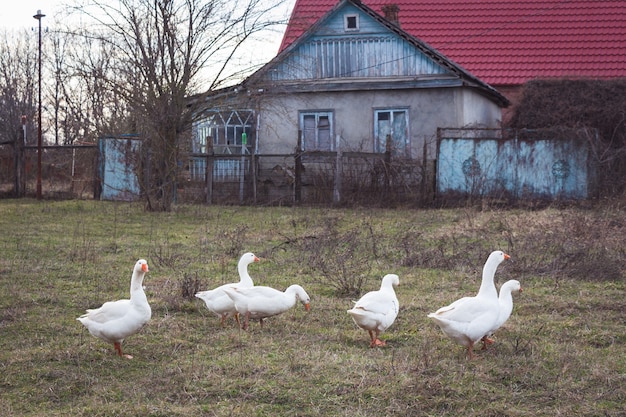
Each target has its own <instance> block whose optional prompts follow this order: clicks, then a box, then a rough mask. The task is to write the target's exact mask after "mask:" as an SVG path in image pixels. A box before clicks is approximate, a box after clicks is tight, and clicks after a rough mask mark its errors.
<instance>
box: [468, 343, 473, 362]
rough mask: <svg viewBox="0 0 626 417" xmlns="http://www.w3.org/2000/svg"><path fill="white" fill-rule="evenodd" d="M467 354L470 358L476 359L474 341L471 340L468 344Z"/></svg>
mask: <svg viewBox="0 0 626 417" xmlns="http://www.w3.org/2000/svg"><path fill="white" fill-rule="evenodd" d="M467 354H468V356H469V359H470V360H472V359H474V342H469V345H468V346H467Z"/></svg>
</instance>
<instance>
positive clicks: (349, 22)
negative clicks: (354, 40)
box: [343, 14, 359, 32]
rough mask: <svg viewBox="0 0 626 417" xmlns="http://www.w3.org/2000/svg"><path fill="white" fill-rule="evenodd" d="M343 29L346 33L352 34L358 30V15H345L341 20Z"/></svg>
mask: <svg viewBox="0 0 626 417" xmlns="http://www.w3.org/2000/svg"><path fill="white" fill-rule="evenodd" d="M343 24H344V29H345V30H346V32H354V31H357V30H359V15H358V14H347V15H345V16H344V20H343Z"/></svg>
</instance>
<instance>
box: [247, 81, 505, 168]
mask: <svg viewBox="0 0 626 417" xmlns="http://www.w3.org/2000/svg"><path fill="white" fill-rule="evenodd" d="M259 108H260V114H261V117H260V126H259V138H258V141H259V142H258V143H259V153H260V154H274V153H284V152H291V151H293V150H294V149H295V147H296V144H297V138H298V129H299V112H300V111H313V110H316V111H332V112H333V116H334V135H335V136H336V135H340V136H341V138H342V142H341V146H342V148H343V149H344V150H352V151H365V152H372V151H373V150H374V110H377V109H393V108H407V109H409V138H410V147H411V155H410V156H411V158H413V159H420V160H421V159H422V158H423V152H424V143H427V144H428V145H429V146H428V157H427V158H428V159H434V158H435V153H436V135H437V128H439V127H463V126H466V125H473V126H481V127H492V128H495V127H498V121H499V117H500V111H499V108H498V106H497V105H495V104H494V103H493V102H491V101H490V100H487V99H486V98H484V97H483V96H481V95H479V94H477V93H475V92H473V91H470V90H468V89H465V90H462V89H460V88H446V89H437V88H432V89H413V90H380V91H379V90H373V91H367V90H361V91H348V92H324V93H321V92H318V93H315V94H309V93H291V94H288V95H280V96H275V97H272V96H267V97H262V99H261V101H260V105H259Z"/></svg>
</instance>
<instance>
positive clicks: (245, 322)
mask: <svg viewBox="0 0 626 417" xmlns="http://www.w3.org/2000/svg"><path fill="white" fill-rule="evenodd" d="M249 322H250V312H249V311H248V312H247V313H246V315H245V318H244V320H243V326H241V328H242V329H244V330H248V323H249Z"/></svg>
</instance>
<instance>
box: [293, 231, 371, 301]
mask: <svg viewBox="0 0 626 417" xmlns="http://www.w3.org/2000/svg"><path fill="white" fill-rule="evenodd" d="M376 241H377V238H376V235H375V232H374V229H373V227H372V225H371V224H370V223H368V222H367V221H363V223H362V224H360V225H358V226H357V227H353V228H350V229H347V230H342V229H341V228H340V226H339V224H338V221H336V219H335V220H333V219H327V221H326V223H325V224H324V226H323V228H321V229H320V230H318V231H313V232H312V233H309V234H308V235H307V236H301V237H298V238H294V239H289V243H290V244H292V245H293V246H294V249H295V250H296V251H298V252H300V253H302V254H304V255H303V262H304V265H306V267H308V268H309V269H310V270H311V271H312V272H313V273H314V275H315V276H316V277H317V280H318V281H319V282H320V283H322V284H324V285H326V286H329V287H330V288H333V289H334V290H335V291H336V293H337V295H339V296H356V295H359V294H360V293H361V292H362V289H363V285H364V284H365V282H366V280H367V278H368V277H369V276H370V275H371V271H372V266H373V265H372V262H373V260H375V259H376V258H377V256H378V253H377V252H378V249H377V245H376Z"/></svg>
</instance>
